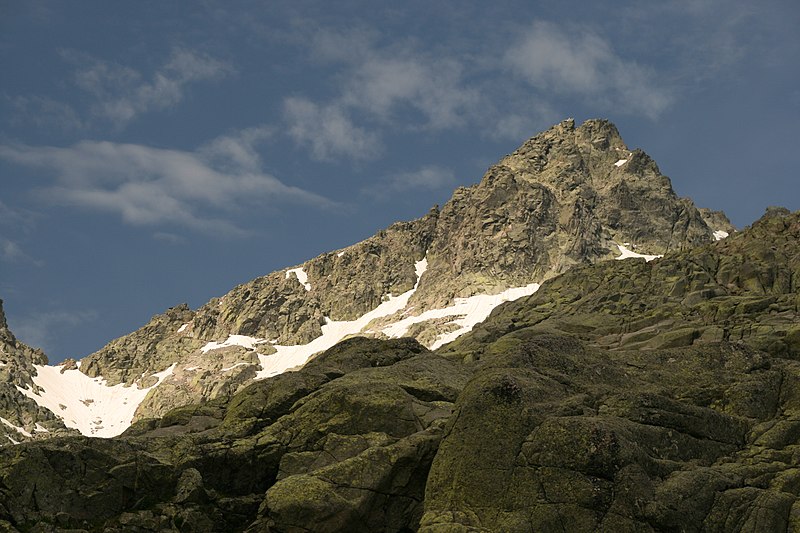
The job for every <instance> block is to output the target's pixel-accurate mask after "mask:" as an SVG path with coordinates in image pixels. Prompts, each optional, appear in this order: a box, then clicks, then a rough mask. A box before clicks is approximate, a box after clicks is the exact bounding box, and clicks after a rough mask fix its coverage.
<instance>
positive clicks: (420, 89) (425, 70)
mask: <svg viewBox="0 0 800 533" xmlns="http://www.w3.org/2000/svg"><path fill="white" fill-rule="evenodd" d="M348 78H349V79H348V82H347V84H346V86H345V89H344V92H343V94H342V97H341V99H342V102H343V103H344V104H345V105H346V106H348V107H350V108H352V109H358V110H363V111H366V112H368V113H370V114H372V115H373V116H375V117H377V118H379V119H382V120H385V121H389V122H393V123H394V122H396V121H398V118H400V119H402V120H407V118H408V117H409V116H412V117H413V116H414V114H409V113H408V111H409V110H412V111H415V112H416V114H417V115H418V117H419V118H418V120H419V119H421V123H420V124H419V125H420V126H421V127H423V128H430V129H444V128H451V127H454V126H460V125H463V124H464V123H465V122H466V121H467V119H468V118H470V116H471V115H472V114H473V112H474V110H475V108H476V106H477V104H478V103H479V96H478V93H477V91H476V90H475V89H473V88H470V87H467V86H466V84H465V82H464V80H463V66H462V65H461V63H460V62H459V61H457V60H456V59H453V58H436V57H428V56H426V55H425V54H415V53H414V52H413V51H400V52H396V53H394V54H393V53H389V52H385V51H382V50H379V49H375V50H370V51H369V53H367V54H366V57H362V58H359V61H358V63H356V64H355V65H353V71H352V73H351V74H350V75H349V76H348Z"/></svg>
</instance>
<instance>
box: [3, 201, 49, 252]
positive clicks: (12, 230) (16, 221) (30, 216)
mask: <svg viewBox="0 0 800 533" xmlns="http://www.w3.org/2000/svg"><path fill="white" fill-rule="evenodd" d="M36 218H38V215H37V214H35V213H33V212H31V211H28V210H25V209H14V208H12V207H10V206H8V205H6V204H5V203H3V201H2V200H0V231H2V232H0V261H1V262H4V263H28V264H32V265H34V266H42V265H44V261H42V260H39V259H36V258H34V257H32V256H31V255H29V254H28V253H27V252H25V250H23V248H22V246H20V244H19V240H18V236H19V235H20V234H22V235H26V234H28V233H30V231H31V229H32V228H33V226H34V223H35V219H36ZM9 235H12V236H13V237H9Z"/></svg>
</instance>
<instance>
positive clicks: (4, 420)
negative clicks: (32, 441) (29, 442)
mask: <svg viewBox="0 0 800 533" xmlns="http://www.w3.org/2000/svg"><path fill="white" fill-rule="evenodd" d="M0 422H2V423H3V424H5V425H7V426H8V427H10V428H11V429H15V430H17V433H19V434H20V435H24V436H26V437H28V438H31V437H32V436H33V435H31V434H30V433H28V432H27V431H25V428H21V427H19V426H15V425H14V424H12V423H11V422H9V421H8V420H6V419H5V418H3V417H2V416H0ZM16 444H19V443H16Z"/></svg>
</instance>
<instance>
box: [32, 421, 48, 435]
mask: <svg viewBox="0 0 800 533" xmlns="http://www.w3.org/2000/svg"><path fill="white" fill-rule="evenodd" d="M33 432H34V433H50V430H49V429H47V428H46V427H44V426H43V425H41V424H40V423H39V422H36V426H34V428H33Z"/></svg>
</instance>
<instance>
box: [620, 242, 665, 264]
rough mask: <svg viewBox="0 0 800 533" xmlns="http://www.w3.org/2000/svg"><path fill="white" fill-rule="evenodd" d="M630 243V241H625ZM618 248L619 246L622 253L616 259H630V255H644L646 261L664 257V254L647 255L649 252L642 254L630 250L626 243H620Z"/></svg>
mask: <svg viewBox="0 0 800 533" xmlns="http://www.w3.org/2000/svg"><path fill="white" fill-rule="evenodd" d="M625 244H628V243H625ZM617 248H619V253H620V255H619V256H618V257H616V258H615V259H618V260H619V259H628V258H629V257H642V258H644V260H645V261H652V260H653V259H658V258H660V257H664V256H663V255H647V254H640V253H636V252H634V251H633V250H629V249H628V248H627V247H626V246H625V245H624V244H618V245H617Z"/></svg>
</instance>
